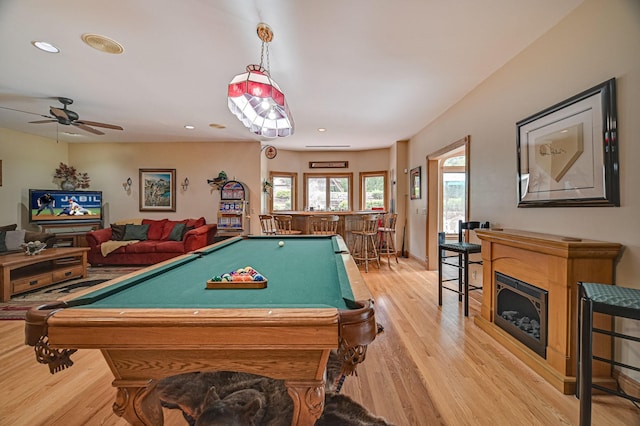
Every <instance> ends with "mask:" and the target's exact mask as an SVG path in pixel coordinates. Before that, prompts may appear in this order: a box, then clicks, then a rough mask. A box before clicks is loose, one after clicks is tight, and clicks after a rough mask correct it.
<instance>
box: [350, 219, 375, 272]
mask: <svg viewBox="0 0 640 426" xmlns="http://www.w3.org/2000/svg"><path fill="white" fill-rule="evenodd" d="M351 234H352V235H353V247H352V248H351V256H353V260H355V261H356V262H358V261H361V262H364V270H365V271H366V272H369V262H373V261H374V260H375V262H376V263H377V264H378V269H380V258H379V257H378V250H377V245H378V243H377V241H376V240H377V237H378V216H377V215H375V214H367V215H363V216H362V217H361V218H360V222H359V223H358V227H357V228H356V229H355V230H353V231H351Z"/></svg>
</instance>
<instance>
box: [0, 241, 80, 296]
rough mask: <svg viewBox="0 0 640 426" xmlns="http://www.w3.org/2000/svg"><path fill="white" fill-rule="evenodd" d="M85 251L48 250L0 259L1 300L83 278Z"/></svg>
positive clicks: (1, 257) (17, 254)
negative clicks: (31, 254)
mask: <svg viewBox="0 0 640 426" xmlns="http://www.w3.org/2000/svg"><path fill="white" fill-rule="evenodd" d="M88 251H89V249H88V248H86V247H77V248H48V249H45V250H44V251H42V252H41V253H39V254H36V255H33V256H27V255H26V254H24V253H13V254H6V255H3V256H0V289H1V293H0V301H1V302H8V301H9V299H11V296H13V295H15V294H19V293H24V292H27V291H30V290H34V289H36V288H40V287H45V286H48V285H52V284H57V283H59V282H62V281H66V280H70V279H72V278H86V276H87V252H88Z"/></svg>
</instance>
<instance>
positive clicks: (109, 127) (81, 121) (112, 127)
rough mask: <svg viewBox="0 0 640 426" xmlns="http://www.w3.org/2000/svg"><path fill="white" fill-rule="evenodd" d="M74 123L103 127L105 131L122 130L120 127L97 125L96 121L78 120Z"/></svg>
mask: <svg viewBox="0 0 640 426" xmlns="http://www.w3.org/2000/svg"><path fill="white" fill-rule="evenodd" d="M76 123H80V124H87V125H89V126H95V127H104V128H105V129H113V130H124V129H123V128H122V127H120V126H116V125H115V124H106V123H98V122H97V121H87V120H78V121H76Z"/></svg>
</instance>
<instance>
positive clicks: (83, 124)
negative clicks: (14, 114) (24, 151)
mask: <svg viewBox="0 0 640 426" xmlns="http://www.w3.org/2000/svg"><path fill="white" fill-rule="evenodd" d="M58 101H59V102H60V103H61V104H62V105H63V106H62V109H61V108H56V107H50V108H49V113H50V114H51V115H42V114H36V113H33V112H27V111H20V112H26V113H27V114H34V115H39V116H41V117H45V118H48V120H38V121H30V122H29V123H32V124H41V123H56V122H57V123H59V124H64V125H65V126H69V125H71V126H76V127H79V128H81V129H82V130H85V131H87V132H89V133H93V134H94V135H104V132H101V131H100V130H98V129H94V128H93V127H103V128H105V129H113V130H123V129H122V127H120V126H116V125H114V124H106V123H99V122H97V121H88V120H80V119H79V118H80V116H79V115H78V113H77V112H75V111H71V110H70V109H67V106H68V105H71V104H72V103H73V99H69V98H64V97H59V98H58ZM0 108H3V109H11V108H4V107H0ZM14 111H19V110H14ZM91 126H93V127H91Z"/></svg>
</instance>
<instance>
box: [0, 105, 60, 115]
mask: <svg viewBox="0 0 640 426" xmlns="http://www.w3.org/2000/svg"><path fill="white" fill-rule="evenodd" d="M0 109H6V110H9V111H16V112H23V113H25V114H31V115H39V116H40V117H45V118H51V117H49V116H48V115H42V114H38V113H37V112H29V111H23V110H21V109H14V108H7V107H2V106H0Z"/></svg>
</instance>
